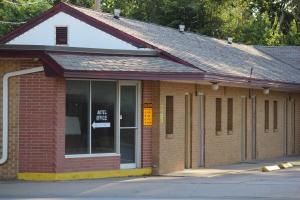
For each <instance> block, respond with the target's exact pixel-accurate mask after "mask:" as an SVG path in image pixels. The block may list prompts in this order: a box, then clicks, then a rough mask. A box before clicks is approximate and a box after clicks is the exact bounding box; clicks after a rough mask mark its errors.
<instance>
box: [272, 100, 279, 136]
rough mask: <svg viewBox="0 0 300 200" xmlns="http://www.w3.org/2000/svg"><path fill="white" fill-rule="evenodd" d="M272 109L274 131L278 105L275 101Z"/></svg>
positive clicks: (276, 125)
mask: <svg viewBox="0 0 300 200" xmlns="http://www.w3.org/2000/svg"><path fill="white" fill-rule="evenodd" d="M273 109H274V110H273V115H274V117H273V120H274V122H273V128H274V130H275V131H276V130H277V129H278V103H277V101H274V108H273Z"/></svg>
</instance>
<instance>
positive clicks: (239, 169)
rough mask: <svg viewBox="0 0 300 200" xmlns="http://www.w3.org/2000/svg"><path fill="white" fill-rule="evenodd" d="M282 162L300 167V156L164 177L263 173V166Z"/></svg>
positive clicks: (175, 173)
mask: <svg viewBox="0 0 300 200" xmlns="http://www.w3.org/2000/svg"><path fill="white" fill-rule="evenodd" d="M282 162H291V163H292V164H293V165H297V166H300V156H291V157H285V158H283V157H281V158H276V159H272V160H256V161H250V162H241V163H238V164H232V165H223V166H216V167H213V168H200V169H185V170H183V171H177V172H172V173H168V174H164V175H162V176H167V177H215V176H221V175H225V174H237V173H247V172H250V171H261V169H262V167H263V166H268V165H276V164H279V163H282Z"/></svg>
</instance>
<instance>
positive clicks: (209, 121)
mask: <svg viewBox="0 0 300 200" xmlns="http://www.w3.org/2000/svg"><path fill="white" fill-rule="evenodd" d="M195 88H196V89H195ZM196 91H197V92H202V93H204V95H205V167H211V166H215V165H222V164H230V163H237V162H240V161H241V158H242V155H241V152H243V151H242V148H243V149H244V155H245V156H246V157H245V158H246V159H245V160H248V161H250V160H252V157H253V156H255V155H256V159H269V158H275V157H280V156H283V155H284V137H285V128H286V127H285V126H286V124H285V118H284V116H285V115H284V113H285V99H286V98H288V94H287V93H284V92H274V91H271V93H270V95H264V94H263V93H262V90H249V89H243V88H233V87H220V89H219V90H218V91H213V90H212V89H211V87H210V86H205V85H195V84H183V83H175V82H163V81H162V82H160V101H159V104H160V105H159V108H160V112H159V118H160V122H159V125H160V128H159V130H160V131H159V132H160V133H159V137H158V141H157V142H155V144H153V145H157V146H154V148H155V149H157V152H158V153H157V155H158V156H159V161H158V163H159V170H158V172H159V173H167V172H170V171H176V170H182V169H184V161H185V157H184V148H185V143H184V141H185V123H184V120H185V107H184V105H185V94H186V93H192V94H193V130H192V137H193V141H192V167H193V168H197V167H198V163H199V158H200V156H199V149H200V146H199V140H200V138H199V135H200V134H199V128H200V127H199V110H200V108H199V96H196V95H195V94H196ZM167 95H171V96H174V109H175V110H174V135H173V137H172V138H167V137H166V135H165V97H166V96H167ZM251 96H255V97H256V127H254V128H255V130H256V151H254V154H255V155H252V151H253V149H252V144H253V143H254V142H255V140H254V138H253V134H252V131H254V130H252V129H253V128H252V115H254V114H255V113H252V101H253V100H252V98H251ZM242 97H243V98H244V100H243V101H246V103H245V112H246V113H245V116H246V117H245V120H246V121H245V130H244V134H245V138H244V139H245V143H244V146H242ZM297 97H298V96H297ZM216 98H222V131H221V133H220V134H219V135H217V134H216V130H215V114H216V111H215V107H216V105H215V102H216ZM228 98H233V103H234V115H233V132H232V134H229V133H228V131H227V99H228ZM265 100H269V102H270V104H269V106H270V107H269V127H270V129H269V131H268V132H266V131H265V129H264V115H265V114H264V113H265V111H264V101H265ZM275 100H276V101H277V102H278V129H277V130H274V129H273V112H274V109H273V102H274V101H275ZM299 107H300V104H298V103H297V99H296V108H295V110H296V118H295V125H296V139H297V138H298V139H297V141H300V136H299V134H297V133H298V132H299V129H300V126H299V125H298V124H299V123H298V122H299V119H300V116H299ZM288 113H289V111H288ZM156 117H158V114H156ZM289 137H291V136H290V135H289ZM297 141H296V144H297V146H296V150H297V152H298V149H300V147H299V146H300V145H299V144H300V142H298V143H297ZM293 142H294V140H293V139H292V138H290V139H289V143H288V148H289V149H290V148H292V145H293Z"/></svg>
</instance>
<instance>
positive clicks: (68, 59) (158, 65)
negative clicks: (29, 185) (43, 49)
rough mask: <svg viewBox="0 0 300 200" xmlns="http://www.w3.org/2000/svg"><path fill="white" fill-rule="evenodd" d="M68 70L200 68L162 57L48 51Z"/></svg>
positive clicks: (125, 70) (163, 70) (194, 71)
mask: <svg viewBox="0 0 300 200" xmlns="http://www.w3.org/2000/svg"><path fill="white" fill-rule="evenodd" d="M48 55H50V56H51V57H52V58H53V59H54V60H55V61H56V62H57V63H58V64H59V65H61V66H62V67H63V68H64V69H66V70H74V71H119V72H120V71H123V72H160V73H163V72H168V73H170V72H171V73H182V72H185V73H200V70H198V69H196V68H195V69H194V68H192V67H187V66H185V65H182V64H179V63H175V62H172V61H169V60H166V59H163V58H160V57H136V56H103V55H83V54H80V55H79V54H68V53H48Z"/></svg>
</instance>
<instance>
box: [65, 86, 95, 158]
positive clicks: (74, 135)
mask: <svg viewBox="0 0 300 200" xmlns="http://www.w3.org/2000/svg"><path fill="white" fill-rule="evenodd" d="M89 87H90V86H89V82H88V81H67V96H66V132H65V152H66V154H86V153H89V107H90V105H89Z"/></svg>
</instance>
